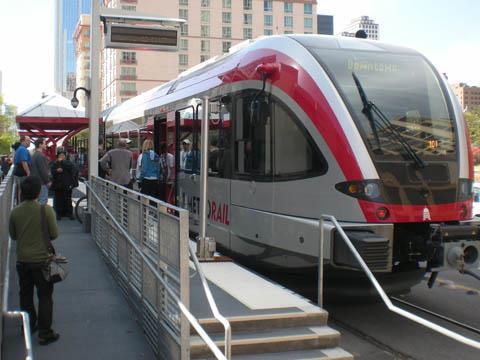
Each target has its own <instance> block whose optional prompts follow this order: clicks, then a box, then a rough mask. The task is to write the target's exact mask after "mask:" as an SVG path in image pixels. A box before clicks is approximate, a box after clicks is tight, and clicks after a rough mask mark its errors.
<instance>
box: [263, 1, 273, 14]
mask: <svg viewBox="0 0 480 360" xmlns="http://www.w3.org/2000/svg"><path fill="white" fill-rule="evenodd" d="M272 10H273V1H272V0H264V1H263V11H272Z"/></svg>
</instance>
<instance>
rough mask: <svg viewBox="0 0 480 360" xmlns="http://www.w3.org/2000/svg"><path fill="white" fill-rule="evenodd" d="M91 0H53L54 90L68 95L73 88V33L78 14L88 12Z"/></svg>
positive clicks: (74, 77)
mask: <svg viewBox="0 0 480 360" xmlns="http://www.w3.org/2000/svg"><path fill="white" fill-rule="evenodd" d="M90 1H91V0H55V70H54V77H55V91H56V92H57V93H59V94H61V95H62V96H66V97H70V96H71V94H72V92H73V90H75V82H76V81H75V79H76V64H75V45H74V40H73V37H74V33H75V29H76V27H77V23H78V21H79V18H80V14H89V13H90V9H91V4H90Z"/></svg>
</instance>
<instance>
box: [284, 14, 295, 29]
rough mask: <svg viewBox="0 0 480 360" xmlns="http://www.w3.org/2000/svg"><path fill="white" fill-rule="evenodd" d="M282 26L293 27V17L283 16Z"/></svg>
mask: <svg viewBox="0 0 480 360" xmlns="http://www.w3.org/2000/svg"><path fill="white" fill-rule="evenodd" d="M283 25H284V26H285V27H288V28H291V27H293V16H285V17H284V21H283Z"/></svg>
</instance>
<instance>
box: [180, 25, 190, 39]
mask: <svg viewBox="0 0 480 360" xmlns="http://www.w3.org/2000/svg"><path fill="white" fill-rule="evenodd" d="M180 35H182V36H188V24H181V25H180Z"/></svg>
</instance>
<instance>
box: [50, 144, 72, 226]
mask: <svg viewBox="0 0 480 360" xmlns="http://www.w3.org/2000/svg"><path fill="white" fill-rule="evenodd" d="M65 157H66V156H65V153H64V152H60V153H58V154H57V159H56V160H55V161H54V162H53V163H52V166H51V172H52V189H53V190H54V196H53V207H54V209H55V212H56V213H57V220H60V219H61V218H62V216H68V217H69V218H70V219H71V220H74V219H75V218H74V217H73V206H72V190H73V188H74V187H75V179H74V173H75V169H74V165H73V163H72V162H71V161H69V160H67V159H66V158H65Z"/></svg>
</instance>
